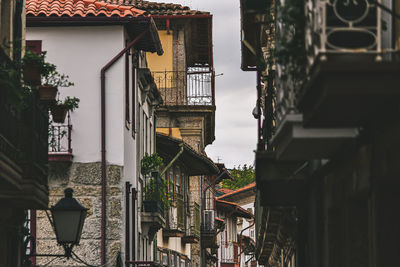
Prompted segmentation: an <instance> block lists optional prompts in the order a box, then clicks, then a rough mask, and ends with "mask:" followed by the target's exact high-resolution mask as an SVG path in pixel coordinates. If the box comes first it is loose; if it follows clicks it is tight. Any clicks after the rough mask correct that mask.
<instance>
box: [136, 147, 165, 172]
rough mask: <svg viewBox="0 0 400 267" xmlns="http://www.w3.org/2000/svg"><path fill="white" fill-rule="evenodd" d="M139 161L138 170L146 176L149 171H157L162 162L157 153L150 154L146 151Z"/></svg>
mask: <svg viewBox="0 0 400 267" xmlns="http://www.w3.org/2000/svg"><path fill="white" fill-rule="evenodd" d="M140 163H141V167H140V172H141V173H142V174H143V175H144V176H146V175H149V174H150V173H151V172H155V171H159V168H160V166H161V165H162V164H163V159H162V158H161V157H160V156H158V154H157V153H153V154H151V155H149V154H148V153H146V154H145V155H144V157H143V158H142V160H141V162H140Z"/></svg>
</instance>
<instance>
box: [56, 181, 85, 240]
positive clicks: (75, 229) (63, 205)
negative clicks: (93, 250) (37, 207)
mask: <svg viewBox="0 0 400 267" xmlns="http://www.w3.org/2000/svg"><path fill="white" fill-rule="evenodd" d="M64 192H65V197H64V198H62V199H60V200H59V201H58V202H57V204H56V205H55V206H52V207H51V214H52V216H53V223H54V230H55V232H56V237H57V242H58V243H59V244H71V245H77V244H79V241H80V239H81V234H82V229H83V224H84V222H85V218H86V213H87V209H86V208H85V207H83V206H82V205H81V204H80V203H79V202H78V201H77V200H76V199H75V198H73V197H72V193H73V190H72V189H71V188H67V189H65V191H64Z"/></svg>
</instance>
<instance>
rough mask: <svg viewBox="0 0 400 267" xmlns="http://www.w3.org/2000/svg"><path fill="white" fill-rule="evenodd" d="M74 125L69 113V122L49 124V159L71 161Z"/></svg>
mask: <svg viewBox="0 0 400 267" xmlns="http://www.w3.org/2000/svg"><path fill="white" fill-rule="evenodd" d="M71 132H72V125H71V122H70V118H69V115H68V123H67V124H58V123H51V124H50V125H49V161H50V162H51V161H63V162H71V161H72V158H73V155H72V146H71Z"/></svg>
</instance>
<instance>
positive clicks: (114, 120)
mask: <svg viewBox="0 0 400 267" xmlns="http://www.w3.org/2000/svg"><path fill="white" fill-rule="evenodd" d="M26 39H27V40H42V50H43V51H47V60H48V61H49V62H51V63H54V64H56V65H57V67H58V70H59V71H60V72H61V73H65V74H67V75H69V76H70V80H71V81H73V82H74V83H75V86H73V87H68V88H61V89H60V90H59V91H60V98H61V99H64V98H65V96H75V97H78V98H80V104H79V108H78V109H76V110H75V111H74V112H72V113H71V121H72V125H73V129H72V148H73V155H74V161H76V162H97V161H100V160H101V139H100V138H101V128H100V123H101V118H100V115H101V113H100V70H101V68H102V67H103V66H104V65H106V64H107V63H108V62H109V61H110V60H111V59H112V58H113V57H114V56H115V55H116V54H117V53H118V52H119V51H120V50H121V49H122V48H123V47H124V35H123V26H120V25H117V26H95V27H94V26H87V27H82V26H80V27H45V28H44V27H29V28H27V34H26ZM124 125H125V118H124V58H123V57H122V58H121V59H120V60H119V61H118V62H117V63H115V64H114V65H113V66H112V67H111V68H110V69H109V70H108V71H107V73H106V138H107V139H106V145H107V146H106V158H107V162H108V163H110V164H117V165H123V163H124V153H121V152H122V151H123V149H124V148H123V145H124V130H123V129H124V127H125V126H124Z"/></svg>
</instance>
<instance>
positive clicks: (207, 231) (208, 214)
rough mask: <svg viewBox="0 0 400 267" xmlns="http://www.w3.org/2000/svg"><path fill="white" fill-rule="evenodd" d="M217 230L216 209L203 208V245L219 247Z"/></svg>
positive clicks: (204, 246) (205, 246)
mask: <svg viewBox="0 0 400 267" xmlns="http://www.w3.org/2000/svg"><path fill="white" fill-rule="evenodd" d="M216 238H217V231H216V227H215V210H203V222H202V224H201V245H202V247H203V248H217V247H218V245H217V239H216Z"/></svg>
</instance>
